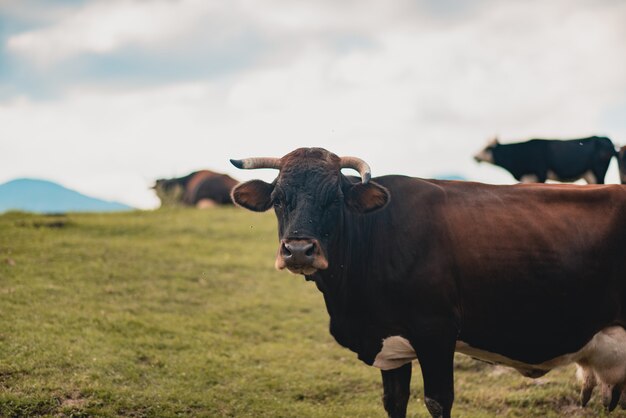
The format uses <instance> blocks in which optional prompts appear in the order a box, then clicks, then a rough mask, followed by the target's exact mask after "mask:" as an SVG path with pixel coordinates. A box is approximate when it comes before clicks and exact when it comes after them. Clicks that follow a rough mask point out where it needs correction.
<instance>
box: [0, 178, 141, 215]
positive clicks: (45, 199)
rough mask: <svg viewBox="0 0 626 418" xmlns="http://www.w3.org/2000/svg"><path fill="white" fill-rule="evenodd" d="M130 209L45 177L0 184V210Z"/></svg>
mask: <svg viewBox="0 0 626 418" xmlns="http://www.w3.org/2000/svg"><path fill="white" fill-rule="evenodd" d="M131 209H133V208H131V207H130V206H126V205H124V204H121V203H117V202H109V201H106V200H101V199H96V198H94V197H89V196H85V195H84V194H81V193H78V192H76V191H74V190H70V189H67V188H65V187H63V186H61V185H59V184H57V183H53V182H51V181H47V180H38V179H16V180H11V181H9V182H7V183H4V184H0V212H5V211H7V210H23V211H27V212H40V213H60V212H111V211H123V210H131Z"/></svg>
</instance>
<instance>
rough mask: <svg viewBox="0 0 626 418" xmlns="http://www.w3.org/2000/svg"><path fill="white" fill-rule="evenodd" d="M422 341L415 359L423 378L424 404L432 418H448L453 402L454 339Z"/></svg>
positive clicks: (415, 345) (433, 338) (417, 345)
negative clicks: (420, 368) (417, 361)
mask: <svg viewBox="0 0 626 418" xmlns="http://www.w3.org/2000/svg"><path fill="white" fill-rule="evenodd" d="M435 338H436V337H431V340H430V341H428V340H422V341H423V344H419V343H418V342H416V343H415V344H412V345H413V346H414V347H419V348H418V352H417V358H418V360H419V363H420V366H421V367H422V376H423V378H424V403H425V404H426V408H428V412H430V415H432V416H433V418H449V417H450V412H451V410H452V403H453V402H454V373H453V368H454V367H453V365H454V346H455V342H456V341H455V338H454V337H453V338H446V339H441V340H439V341H435Z"/></svg>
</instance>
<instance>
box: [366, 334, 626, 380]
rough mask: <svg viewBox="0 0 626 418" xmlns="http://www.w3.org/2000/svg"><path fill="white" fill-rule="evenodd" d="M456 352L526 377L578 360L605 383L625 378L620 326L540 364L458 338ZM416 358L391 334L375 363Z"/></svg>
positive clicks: (385, 366) (625, 348) (625, 338)
mask: <svg viewBox="0 0 626 418" xmlns="http://www.w3.org/2000/svg"><path fill="white" fill-rule="evenodd" d="M456 351H457V352H459V353H463V354H466V355H468V356H471V357H474V358H477V359H479V360H483V361H487V362H489V363H494V364H502V365H505V366H509V367H513V368H515V369H516V370H518V371H519V372H520V373H522V374H523V375H525V376H528V377H539V376H541V375H543V374H545V373H547V372H548V371H550V370H552V369H554V368H556V367H559V366H564V365H566V364H570V363H578V364H579V365H581V366H582V367H584V368H588V369H592V370H593V371H594V372H595V373H596V374H597V375H598V377H599V378H600V380H602V381H604V382H613V383H618V382H624V381H626V331H625V330H624V328H622V327H620V326H613V327H608V328H605V329H603V330H602V331H600V332H598V333H597V334H595V335H594V336H593V338H592V339H591V340H590V341H589V342H588V343H587V344H586V345H585V346H584V347H582V348H581V349H580V350H578V351H576V352H575V353H569V354H564V355H562V356H559V357H556V358H553V359H551V360H548V361H546V362H543V363H540V364H528V363H524V362H521V361H517V360H514V359H511V358H508V357H506V356H503V355H500V354H497V353H492V352H489V351H486V350H481V349H478V348H475V347H472V346H470V345H469V344H467V343H465V342H463V341H457V343H456ZM416 358H417V356H416V354H415V350H414V349H413V347H412V346H411V343H409V341H408V340H407V339H406V338H404V337H401V336H393V337H389V338H386V339H385V340H384V341H383V347H382V350H381V351H380V352H379V353H378V355H377V356H376V359H375V360H374V366H375V367H378V368H380V369H382V370H390V369H396V368H398V367H400V366H402V365H404V364H406V363H409V362H411V361H413V360H415V359H416Z"/></svg>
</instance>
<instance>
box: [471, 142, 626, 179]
mask: <svg viewBox="0 0 626 418" xmlns="http://www.w3.org/2000/svg"><path fill="white" fill-rule="evenodd" d="M614 155H615V147H614V145H613V143H612V142H611V140H610V139H609V138H605V137H599V136H592V137H589V138H581V139H571V140H565V141H562V140H552V139H531V140H530V141H527V142H519V143H516V144H500V143H499V142H498V140H497V139H494V140H493V141H492V142H490V143H489V144H488V145H487V146H486V147H485V149H483V150H482V151H480V152H479V153H478V154H476V155H475V156H474V159H475V160H476V161H478V162H482V161H485V162H488V163H491V164H494V165H497V166H500V167H502V168H504V169H506V170H507V171H508V172H509V173H511V174H512V175H513V177H515V179H516V180H517V181H521V182H522V183H545V181H546V180H556V181H561V182H574V181H576V180H578V179H581V178H584V179H585V181H587V183H590V184H604V176H605V175H606V170H607V169H608V168H609V164H610V163H611V158H612V157H613V156H614Z"/></svg>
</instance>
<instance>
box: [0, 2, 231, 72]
mask: <svg viewBox="0 0 626 418" xmlns="http://www.w3.org/2000/svg"><path fill="white" fill-rule="evenodd" d="M227 17H228V9H227V7H226V4H225V3H223V2H215V1H213V2H208V1H207V2H205V1H200V0H182V1H177V2H173V1H169V0H153V1H139V0H96V1H92V2H89V3H87V4H85V5H84V6H82V7H80V8H78V9H76V10H72V11H70V12H67V13H66V15H65V16H64V18H62V19H59V21H58V22H57V23H56V24H53V25H51V26H49V27H45V28H42V29H35V30H31V31H28V32H25V33H20V34H17V35H14V36H12V37H11V38H10V39H9V40H8V42H7V46H8V48H9V50H10V51H13V52H14V53H17V54H20V55H23V56H25V57H27V58H29V59H31V60H32V61H33V62H35V63H37V64H38V65H40V66H41V67H46V66H49V65H52V64H56V63H58V62H60V61H63V60H64V59H66V58H70V57H72V56H75V55H78V54H83V53H95V54H104V53H110V52H113V51H115V50H117V49H120V48H123V47H126V46H128V45H133V46H142V47H148V48H150V47H158V46H159V45H163V43H167V42H169V41H171V40H175V39H177V38H180V37H183V36H184V35H185V34H187V35H188V34H189V32H190V31H192V30H193V29H194V28H197V27H200V26H202V25H211V24H215V23H216V22H219V24H220V27H221V28H222V29H225V28H227V27H228V26H227V25H228V20H224V18H227ZM214 35H216V39H217V40H220V39H222V38H221V36H219V34H215V33H214ZM222 40H223V39H222Z"/></svg>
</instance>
